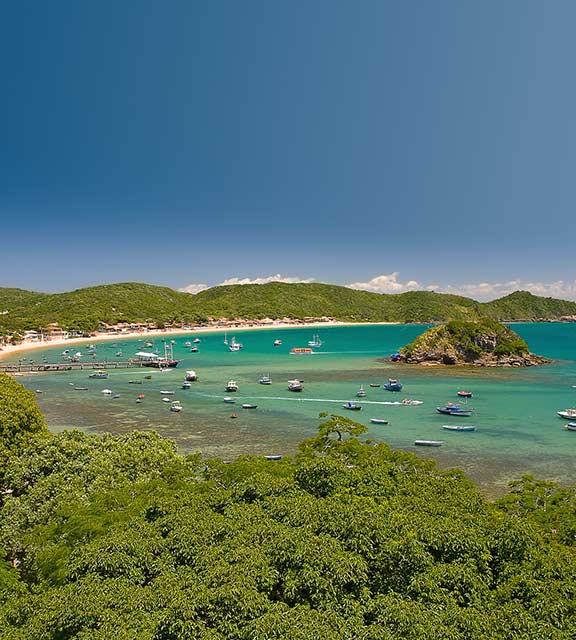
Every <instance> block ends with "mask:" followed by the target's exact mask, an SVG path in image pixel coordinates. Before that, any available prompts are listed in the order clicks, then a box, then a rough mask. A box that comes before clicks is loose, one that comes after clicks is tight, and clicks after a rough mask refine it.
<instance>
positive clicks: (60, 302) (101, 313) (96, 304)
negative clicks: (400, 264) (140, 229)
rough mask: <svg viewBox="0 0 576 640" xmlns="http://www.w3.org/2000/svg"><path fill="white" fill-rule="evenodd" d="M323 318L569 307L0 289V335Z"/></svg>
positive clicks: (333, 291) (276, 289) (301, 289)
mask: <svg viewBox="0 0 576 640" xmlns="http://www.w3.org/2000/svg"><path fill="white" fill-rule="evenodd" d="M221 317H225V318H228V319H238V318H246V319H263V318H273V319H280V318H291V319H304V318H309V317H314V318H319V317H330V318H333V319H335V320H340V321H347V322H399V323H429V324H432V323H438V322H448V321H450V320H478V319H480V318H482V317H490V318H492V319H494V320H498V321H499V322H505V321H515V320H516V321H519V320H525V321H543V320H546V321H551V320H559V319H561V318H562V317H565V318H569V317H574V318H576V302H569V301H566V300H557V299H554V298H541V297H538V296H534V295H532V294H530V293H528V292H525V291H524V292H522V291H518V292H516V293H513V294H510V295H508V296H505V297H504V298H500V299H498V300H494V301H492V302H487V303H480V302H476V301H475V300H472V299H470V298H465V297H462V296H455V295H449V294H441V293H434V292H431V291H411V292H407V293H401V294H379V293H372V292H368V291H359V290H354V289H349V288H347V287H341V286H336V285H330V284H320V283H296V284H287V283H280V282H272V283H269V284H264V285H233V286H223V287H214V288H212V289H207V290H205V291H201V292H200V293H198V294H195V295H192V294H188V293H182V292H179V291H174V290H173V289H169V288H167V287H158V286H154V285H149V284H140V283H120V284H112V285H101V286H96V287H88V288H84V289H78V290H76V291H71V292H67V293H54V294H47V293H36V292H31V291H24V290H22V289H8V288H0V335H2V334H3V335H11V334H14V333H23V332H24V331H27V330H36V331H46V330H47V328H48V327H49V326H50V324H51V323H57V324H58V325H59V327H61V328H62V329H65V330H68V331H72V330H76V331H81V332H87V333H90V332H94V331H97V330H99V329H101V328H102V327H103V326H104V325H105V324H108V325H114V324H118V323H122V322H125V323H129V322H141V323H144V322H152V323H154V324H156V325H157V326H158V327H162V326H164V325H168V324H169V325H181V324H201V323H203V322H205V321H206V320H207V319H208V318H216V319H217V318H221Z"/></svg>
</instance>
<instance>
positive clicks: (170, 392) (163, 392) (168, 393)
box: [160, 391, 174, 396]
mask: <svg viewBox="0 0 576 640" xmlns="http://www.w3.org/2000/svg"><path fill="white" fill-rule="evenodd" d="M160 395H162V396H173V395H174V391H160Z"/></svg>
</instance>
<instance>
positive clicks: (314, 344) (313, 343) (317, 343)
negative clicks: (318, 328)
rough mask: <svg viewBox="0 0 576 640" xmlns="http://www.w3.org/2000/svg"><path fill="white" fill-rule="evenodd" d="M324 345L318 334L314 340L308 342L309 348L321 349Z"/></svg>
mask: <svg viewBox="0 0 576 640" xmlns="http://www.w3.org/2000/svg"><path fill="white" fill-rule="evenodd" d="M322 344H323V343H322V340H320V336H319V335H318V334H316V335H315V336H314V337H313V338H312V340H308V346H309V347H321V346H322Z"/></svg>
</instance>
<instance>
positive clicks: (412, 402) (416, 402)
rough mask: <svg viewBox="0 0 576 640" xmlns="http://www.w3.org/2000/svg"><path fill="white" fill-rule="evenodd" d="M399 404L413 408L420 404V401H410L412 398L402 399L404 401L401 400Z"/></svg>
mask: <svg viewBox="0 0 576 640" xmlns="http://www.w3.org/2000/svg"><path fill="white" fill-rule="evenodd" d="M400 404H403V405H408V406H411V407H414V406H416V405H419V404H422V400H412V398H404V400H402V402H401V403H400Z"/></svg>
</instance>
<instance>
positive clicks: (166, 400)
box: [162, 398, 170, 402]
mask: <svg viewBox="0 0 576 640" xmlns="http://www.w3.org/2000/svg"><path fill="white" fill-rule="evenodd" d="M162 402H170V398H162Z"/></svg>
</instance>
